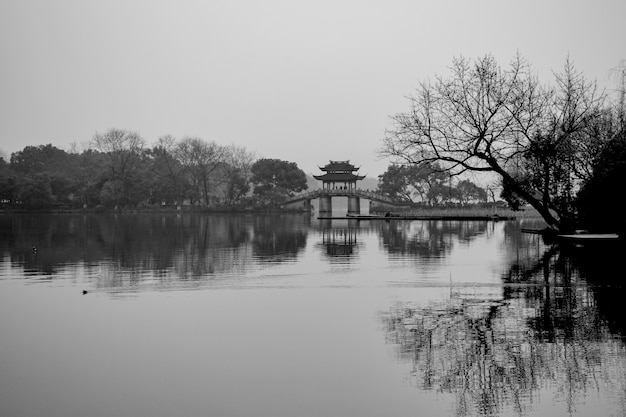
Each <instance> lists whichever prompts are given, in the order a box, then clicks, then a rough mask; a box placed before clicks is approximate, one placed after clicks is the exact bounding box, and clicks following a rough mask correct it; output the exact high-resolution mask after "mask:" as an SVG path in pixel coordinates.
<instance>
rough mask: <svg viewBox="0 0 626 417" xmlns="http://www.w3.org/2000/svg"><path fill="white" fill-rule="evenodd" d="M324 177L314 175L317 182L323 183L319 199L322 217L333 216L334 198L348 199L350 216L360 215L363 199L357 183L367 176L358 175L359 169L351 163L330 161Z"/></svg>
mask: <svg viewBox="0 0 626 417" xmlns="http://www.w3.org/2000/svg"><path fill="white" fill-rule="evenodd" d="M319 169H320V170H322V171H324V174H322V175H313V178H315V179H316V180H319V181H322V195H320V197H319V202H320V215H322V216H332V212H333V203H332V196H345V197H348V214H360V212H361V199H360V197H359V193H358V192H357V189H356V182H357V181H358V180H362V179H363V178H365V176H361V175H357V174H356V173H355V172H356V171H358V170H359V168H357V167H355V166H354V165H352V164H351V163H350V161H330V163H329V164H328V165H326V166H325V167H323V168H322V167H319Z"/></svg>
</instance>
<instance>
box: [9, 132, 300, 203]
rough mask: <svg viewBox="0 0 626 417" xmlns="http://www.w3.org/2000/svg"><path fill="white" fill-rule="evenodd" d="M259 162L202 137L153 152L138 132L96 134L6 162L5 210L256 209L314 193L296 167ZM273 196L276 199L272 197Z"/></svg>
mask: <svg viewBox="0 0 626 417" xmlns="http://www.w3.org/2000/svg"><path fill="white" fill-rule="evenodd" d="M266 161H268V160H266V159H260V160H256V157H255V155H254V154H253V153H251V152H249V151H247V150H246V149H245V148H241V147H237V146H234V145H231V146H222V145H219V144H217V143H215V142H208V141H205V140H202V139H200V138H197V137H185V138H182V139H180V140H176V139H175V138H173V137H171V136H164V137H161V138H160V139H159V140H158V141H157V143H156V144H154V145H153V146H152V147H148V146H146V143H145V140H144V139H143V138H142V137H141V136H140V135H139V134H137V133H135V132H131V131H127V130H121V129H110V130H108V131H106V132H104V133H96V134H95V135H94V136H93V138H92V140H91V141H90V143H89V149H87V150H85V151H83V152H81V153H71V152H69V153H68V152H66V151H64V150H61V149H58V148H56V147H54V146H52V145H41V146H27V147H25V148H24V149H23V150H21V151H18V152H15V153H13V154H12V155H11V157H10V160H9V161H6V160H4V159H3V158H0V204H1V205H2V206H4V207H16V208H25V209H42V208H51V207H63V208H84V207H88V208H97V207H101V208H116V207H117V208H124V207H129V208H136V207H146V206H163V205H167V206H174V205H183V204H186V205H194V206H205V207H209V206H210V207H215V206H229V207H251V206H259V205H264V204H265V205H266V204H269V203H270V202H272V203H274V202H278V201H280V200H281V199H284V198H286V197H287V196H289V195H291V194H293V193H294V192H298V191H301V190H303V189H304V188H306V179H305V180H304V182H302V179H303V178H305V175H304V173H303V172H302V171H301V170H299V169H298V167H297V166H296V164H295V163H292V162H287V161H281V160H271V161H273V164H272V165H271V166H269V167H268V166H267V163H266ZM270 194H271V195H270Z"/></svg>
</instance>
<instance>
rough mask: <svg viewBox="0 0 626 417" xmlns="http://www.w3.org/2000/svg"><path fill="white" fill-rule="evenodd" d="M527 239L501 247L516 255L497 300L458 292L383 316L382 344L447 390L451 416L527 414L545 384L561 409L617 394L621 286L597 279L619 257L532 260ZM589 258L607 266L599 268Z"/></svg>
mask: <svg viewBox="0 0 626 417" xmlns="http://www.w3.org/2000/svg"><path fill="white" fill-rule="evenodd" d="M518 239H521V240H523V241H524V242H523V243H524V244H525V245H527V246H531V247H534V246H535V245H536V242H533V241H532V238H523V237H522V238H520V237H519V236H518V237H517V238H515V239H514V240H516V244H517V243H520V242H519V240H518ZM524 244H522V246H521V247H516V246H515V245H509V246H508V249H509V251H510V252H511V253H510V256H511V257H513V256H514V258H513V259H515V261H514V262H512V264H511V267H510V268H509V270H508V271H506V272H505V273H504V274H503V282H504V284H505V286H504V290H503V293H502V296H501V297H493V296H492V297H489V296H486V295H483V296H479V297H476V295H475V294H472V295H469V294H459V295H458V296H452V297H451V298H450V300H448V301H446V302H442V303H438V304H432V305H427V306H425V307H418V306H415V305H413V304H411V303H406V304H400V305H396V306H394V307H393V308H392V309H391V310H390V311H389V312H388V313H386V314H384V315H383V320H384V322H385V324H386V334H387V339H388V341H389V342H390V343H393V344H395V345H397V351H398V355H399V357H400V358H401V359H402V360H405V361H408V362H410V363H412V366H413V375H414V376H415V378H416V381H418V382H419V384H420V387H421V388H422V389H429V390H430V389H433V390H438V391H441V392H445V393H451V394H454V395H455V398H456V404H455V408H456V410H455V411H456V414H457V415H460V416H465V415H493V414H498V413H502V412H513V413H515V414H525V412H526V410H528V409H530V408H531V406H532V403H533V401H534V398H536V397H538V395H539V391H540V390H541V389H545V388H548V389H551V390H553V391H554V392H555V394H554V395H555V396H556V398H555V399H556V400H557V401H561V402H562V403H563V404H564V406H565V407H566V409H567V411H568V412H572V411H574V410H575V408H576V405H577V404H581V403H583V402H584V399H585V395H586V394H591V393H594V395H595V393H597V392H601V391H602V390H610V389H616V392H615V393H613V394H616V395H618V396H619V395H623V393H621V392H620V391H619V390H620V387H623V384H624V383H626V381H625V375H626V358H625V357H624V345H623V342H622V341H621V340H620V339H621V338H622V337H623V335H624V334H625V333H624V319H623V318H622V312H621V311H620V310H619V307H620V303H621V302H622V300H623V295H624V291H623V286H622V284H621V283H617V284H616V283H615V282H614V281H613V283H612V285H606V284H607V282H601V281H600V280H602V279H605V278H606V277H607V275H606V274H605V273H604V272H605V271H602V269H603V268H606V270H610V269H609V268H610V266H609V263H612V264H613V267H614V266H615V265H616V261H615V260H616V259H619V258H615V257H613V258H612V259H613V261H612V262H611V261H610V260H609V258H608V257H606V256H604V257H602V258H600V259H601V260H600V259H599V258H598V257H597V255H598V253H592V254H589V253H580V251H579V252H576V253H575V254H572V252H571V250H566V249H563V248H561V250H557V249H556V248H550V249H548V250H547V251H546V252H545V253H544V254H543V255H539V256H538V257H535V262H533V263H530V262H528V258H526V257H524V256H519V252H520V250H521V252H523V253H531V252H532V251H528V252H526V249H528V247H526V248H525V247H524ZM590 262H592V263H594V264H597V263H598V262H604V265H605V266H604V267H603V268H601V269H600V271H598V269H596V268H590V267H589V265H588V264H589V263H590ZM612 277H613V279H615V277H616V275H615V272H614V273H613V275H612ZM589 284H591V285H589ZM616 290H617V291H616ZM616 378H617V380H616ZM611 387H613V388H611ZM615 387H617V388H615ZM607 395H608V394H607ZM620 398H621V397H620ZM613 405H614V406H619V407H623V406H624V405H623V404H620V405H617V404H613ZM610 406H611V404H607V409H608V407H610ZM624 411H626V410H623V409H622V410H620V411H618V413H619V412H622V413H623V412H624ZM616 415H617V414H616Z"/></svg>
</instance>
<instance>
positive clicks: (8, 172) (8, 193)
mask: <svg viewBox="0 0 626 417" xmlns="http://www.w3.org/2000/svg"><path fill="white" fill-rule="evenodd" d="M17 190H18V188H17V174H16V173H15V171H14V170H13V169H12V168H11V166H10V165H9V164H8V163H7V162H6V161H5V159H4V158H0V205H2V204H13V203H15V200H16V199H17Z"/></svg>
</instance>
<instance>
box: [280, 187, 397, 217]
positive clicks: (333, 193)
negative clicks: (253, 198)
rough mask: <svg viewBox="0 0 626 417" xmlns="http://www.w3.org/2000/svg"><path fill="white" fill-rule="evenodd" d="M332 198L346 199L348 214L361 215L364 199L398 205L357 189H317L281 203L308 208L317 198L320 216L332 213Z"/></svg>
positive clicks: (380, 195)
mask: <svg viewBox="0 0 626 417" xmlns="http://www.w3.org/2000/svg"><path fill="white" fill-rule="evenodd" d="M333 197H348V214H361V202H360V199H361V198H365V199H367V200H370V201H378V202H380V203H385V204H392V205H399V204H398V202H396V201H394V200H392V199H390V198H389V197H387V196H385V195H383V194H381V193H377V192H373V191H369V190H361V189H358V188H352V189H340V188H337V189H321V188H320V189H317V190H313V191H309V192H306V193H302V194H298V195H296V196H294V197H292V198H290V199H289V200H287V201H285V202H284V203H283V206H293V205H294V204H296V203H298V202H304V203H305V205H308V206H309V207H310V204H311V200H314V199H316V198H319V200H320V207H319V212H320V215H322V214H327V213H332V210H333V209H332V198H333Z"/></svg>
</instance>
